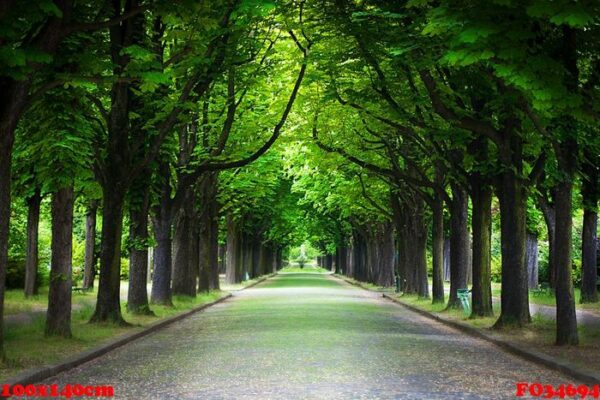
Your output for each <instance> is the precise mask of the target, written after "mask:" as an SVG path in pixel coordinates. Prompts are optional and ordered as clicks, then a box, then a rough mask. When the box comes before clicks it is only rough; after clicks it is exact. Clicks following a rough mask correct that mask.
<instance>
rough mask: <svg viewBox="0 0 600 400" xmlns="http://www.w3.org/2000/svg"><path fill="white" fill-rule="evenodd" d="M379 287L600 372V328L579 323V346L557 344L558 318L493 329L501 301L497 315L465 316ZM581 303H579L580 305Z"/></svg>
mask: <svg viewBox="0 0 600 400" xmlns="http://www.w3.org/2000/svg"><path fill="white" fill-rule="evenodd" d="M344 279H346V280H349V281H351V282H352V281H353V282H354V283H357V281H354V280H352V279H348V278H346V277H344ZM359 285H360V286H362V287H364V288H367V289H370V290H373V287H374V285H370V284H365V283H362V282H359ZM375 290H377V291H380V292H387V293H388V294H390V295H392V296H393V297H395V298H397V299H399V300H400V301H402V302H403V303H406V304H409V305H411V306H413V307H417V308H419V309H421V310H424V311H427V312H430V313H432V314H435V315H437V316H438V317H440V318H443V319H447V320H452V321H457V322H460V323H463V324H467V325H470V326H471V327H473V328H477V329H481V330H484V331H486V332H487V333H488V334H492V335H493V336H495V337H497V338H499V339H503V340H505V341H508V342H513V343H516V344H519V345H521V346H522V347H524V348H526V349H531V350H535V351H538V352H541V353H546V354H548V355H550V356H552V357H555V358H557V359H560V360H563V361H566V362H568V363H571V364H573V365H575V366H577V367H579V368H580V369H582V370H584V371H592V372H594V373H600V363H598V359H600V331H599V330H598V329H595V328H591V327H585V326H579V327H578V333H579V341H580V344H579V346H556V345H555V344H554V343H555V342H554V341H555V335H556V323H555V321H554V320H553V319H549V318H545V317H543V316H541V315H539V314H536V315H534V316H533V317H532V322H531V324H529V325H527V326H526V327H524V328H504V329H501V330H498V329H493V328H492V326H493V325H494V323H495V322H496V319H497V316H498V315H500V305H499V304H494V315H495V316H493V317H486V318H475V319H471V318H469V316H467V315H465V314H464V312H463V311H462V310H457V309H450V310H447V309H446V304H445V303H438V304H432V302H431V299H429V298H421V297H418V296H416V295H404V294H396V293H394V291H393V289H392V288H381V287H375ZM499 290H500V285H499V284H497V283H493V284H492V291H493V295H494V296H499V295H500V293H499ZM578 295H579V290H578V289H576V296H577V297H576V298H577V301H579V297H578ZM529 300H530V302H531V303H536V304H546V305H555V302H556V300H555V298H554V296H552V295H540V296H536V297H533V296H532V295H531V293H530V297H529ZM534 300H536V301H534ZM579 306H580V304H577V307H579ZM588 306H589V305H588ZM588 309H589V308H588ZM592 309H598V306H597V305H592Z"/></svg>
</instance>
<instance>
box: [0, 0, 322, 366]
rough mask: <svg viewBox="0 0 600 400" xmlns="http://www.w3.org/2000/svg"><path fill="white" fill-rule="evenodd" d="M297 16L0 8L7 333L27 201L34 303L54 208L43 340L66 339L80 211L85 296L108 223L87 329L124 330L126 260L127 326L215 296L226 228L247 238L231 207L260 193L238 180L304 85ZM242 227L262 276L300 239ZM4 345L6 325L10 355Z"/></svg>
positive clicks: (173, 8) (165, 7)
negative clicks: (104, 325) (133, 319)
mask: <svg viewBox="0 0 600 400" xmlns="http://www.w3.org/2000/svg"><path fill="white" fill-rule="evenodd" d="M276 6H279V7H276ZM303 7H304V6H303V3H302V2H295V1H292V2H281V4H277V5H276V4H275V3H272V2H264V1H258V0H230V1H229V0H228V1H214V0H203V1H177V2H170V1H159V0H157V1H152V0H128V1H125V2H123V1H120V0H107V1H102V2H95V1H87V2H86V1H83V2H81V1H73V0H54V1H52V0H43V1H39V2H35V4H31V3H30V2H27V1H9V2H3V3H2V6H1V7H0V23H1V24H2V31H1V33H0V93H1V96H2V101H1V102H0V324H1V321H2V320H3V318H2V317H3V316H2V310H3V299H4V292H5V285H4V283H5V277H6V271H7V266H8V263H9V254H12V252H11V249H10V248H9V245H10V246H14V245H16V244H15V243H12V242H10V243H9V237H10V236H11V234H10V232H11V225H10V217H11V205H13V204H14V202H20V201H23V200H24V201H25V202H26V204H27V208H28V215H29V218H28V228H27V231H28V239H27V242H28V245H27V254H26V275H27V276H26V279H25V280H26V284H25V292H26V294H27V295H33V294H34V293H35V291H36V276H37V275H38V273H37V267H38V263H39V257H38V247H39V244H38V224H39V220H40V208H43V204H44V201H43V199H44V198H50V202H51V206H50V209H51V210H50V218H51V225H52V235H51V237H52V243H51V262H50V265H51V270H50V279H49V282H50V288H49V301H48V312H47V319H46V334H47V335H62V336H70V335H71V325H70V315H71V291H72V258H73V257H72V248H73V246H72V240H73V228H74V223H75V225H77V224H78V221H75V222H74V218H73V215H74V207H75V206H76V205H83V206H85V207H87V212H86V214H87V218H86V220H87V222H86V232H87V234H86V236H87V240H86V243H87V245H86V256H85V260H86V261H85V270H86V271H85V274H84V277H85V279H84V286H86V287H89V286H91V285H92V284H93V281H94V265H95V254H96V251H95V243H96V239H95V236H96V224H97V223H96V219H97V215H98V214H99V215H100V218H99V221H98V222H99V225H100V226H101V232H100V234H99V236H100V238H99V239H100V240H99V241H98V242H99V251H98V252H97V253H99V257H98V258H99V272H98V281H99V287H98V296H97V302H96V308H95V312H94V314H93V316H92V319H91V322H93V323H101V322H106V321H110V322H116V323H119V324H124V323H126V322H125V321H124V320H123V317H122V314H121V302H120V300H121V299H120V295H119V293H120V276H121V258H122V255H123V254H128V255H129V259H130V261H129V295H128V299H127V307H128V309H129V311H131V312H140V313H147V312H151V311H150V304H162V305H170V304H171V302H172V296H173V294H181V295H189V296H194V295H195V294H196V292H197V291H206V290H210V289H218V287H219V280H218V259H219V235H220V229H219V225H220V219H221V218H222V216H223V215H228V216H229V217H228V218H227V221H229V225H232V224H236V223H237V224H239V225H240V226H241V224H242V223H243V222H242V219H244V216H245V215H249V214H250V213H251V212H252V207H251V205H248V204H245V203H243V202H242V203H238V202H237V199H236V197H235V196H234V194H233V193H232V192H231V191H232V190H233V191H235V190H237V189H240V187H241V186H243V185H246V184H247V182H244V179H246V180H247V181H252V180H251V179H250V178H249V177H248V174H245V172H244V167H245V166H246V165H248V164H250V163H252V162H254V161H256V160H258V159H259V158H260V157H261V156H263V155H264V154H265V153H266V152H267V150H269V149H270V148H271V146H272V145H273V144H274V143H275V141H276V140H277V139H278V137H279V136H280V135H281V132H282V130H283V128H284V125H285V124H286V121H287V119H288V117H289V115H290V113H291V110H292V106H293V105H294V103H295V101H296V97H297V95H298V92H299V90H300V86H301V83H302V82H303V80H304V78H305V74H306V69H307V66H308V63H307V62H306V60H307V57H308V54H309V49H310V48H311V46H312V42H311V40H310V39H309V37H308V36H307V35H306V34H305V33H304V30H303V18H304V17H303ZM221 171H233V172H231V173H225V172H222V176H221V174H220V172H221ZM259 184H260V183H259ZM276 189H277V188H275V189H273V190H276ZM240 190H241V191H242V192H243V191H244V190H243V188H242V189H240ZM263 194H264V196H268V195H270V193H266V192H265V193H263ZM248 198H249V196H248ZM248 198H246V199H244V201H247V200H248ZM13 200H14V201H13ZM254 201H261V200H260V198H258V196H255V199H254ZM254 216H255V217H256V214H255V215H254ZM246 220H247V221H246V222H245V223H247V224H250V223H255V224H262V225H261V228H260V232H258V233H257V234H256V235H255V236H254V237H252V239H251V240H249V239H247V238H246V236H244V240H240V241H239V243H240V246H242V244H243V246H245V248H248V247H250V246H252V247H253V248H254V247H256V248H258V250H257V251H256V252H254V253H252V254H253V255H252V257H257V258H258V259H259V261H257V263H259V264H260V265H267V264H270V263H271V261H270V260H272V259H275V260H281V249H282V248H283V247H284V246H285V245H286V244H287V241H289V237H290V235H291V233H288V232H283V229H284V228H282V227H281V224H283V223H284V222H285V221H284V220H285V217H282V219H281V220H280V221H279V224H278V223H277V221H272V220H269V219H265V217H264V216H263V218H262V220H260V221H259V218H258V217H257V218H255V220H254V221H250V218H246ZM124 226H125V227H126V228H127V229H125V231H124ZM230 228H231V229H229V230H231V231H232V232H237V231H236V228H235V227H230ZM257 229H258V228H257ZM239 232H241V230H240V231H239ZM236 234H237V233H232V235H234V236H235V235H236ZM240 234H241V233H240ZM232 237H233V236H232ZM124 241H125V243H123V242H124ZM233 242H234V240H233V239H230V243H229V246H234V245H235V244H234V243H233ZM149 247H154V251H153V260H154V263H153V268H152V290H151V294H150V297H148V293H147V290H146V283H147V280H148V275H147V274H148V248H149ZM240 248H241V247H240ZM236 251H238V250H236ZM240 254H245V252H242V251H241V250H240ZM255 254H256V255H255ZM228 258H229V259H230V262H235V257H233V256H231V257H228ZM259 264H257V265H259ZM249 272H250V273H251V275H252V276H255V275H258V274H262V273H266V272H270V270H268V269H264V270H263V269H262V268H261V269H258V268H253V269H250V270H249ZM241 278H242V276H241V275H240V273H238V272H236V274H235V276H231V277H230V276H228V279H230V280H231V281H232V282H233V281H239V280H240V279H241ZM2 332H3V329H2V326H1V325H0V350H1V349H2V347H1V346H3V337H2ZM0 352H1V353H2V354H3V352H2V351H0Z"/></svg>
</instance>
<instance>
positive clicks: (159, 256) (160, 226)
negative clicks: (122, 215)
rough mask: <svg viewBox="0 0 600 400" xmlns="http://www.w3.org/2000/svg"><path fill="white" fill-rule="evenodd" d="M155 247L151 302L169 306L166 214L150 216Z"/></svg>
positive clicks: (169, 284)
mask: <svg viewBox="0 0 600 400" xmlns="http://www.w3.org/2000/svg"><path fill="white" fill-rule="evenodd" d="M152 225H153V226H154V236H155V240H156V248H155V249H154V273H153V274H152V292H151V296H150V301H151V302H152V304H160V305H166V306H171V305H173V302H172V293H171V260H172V254H171V251H172V240H171V219H170V218H169V216H168V215H164V214H161V215H157V216H155V217H153V218H152Z"/></svg>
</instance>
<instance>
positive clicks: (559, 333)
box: [554, 179, 579, 345]
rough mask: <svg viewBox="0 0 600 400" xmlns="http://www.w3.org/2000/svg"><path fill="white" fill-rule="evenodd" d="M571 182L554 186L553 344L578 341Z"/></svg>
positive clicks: (566, 181) (567, 181)
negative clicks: (573, 269) (554, 267)
mask: <svg viewBox="0 0 600 400" xmlns="http://www.w3.org/2000/svg"><path fill="white" fill-rule="evenodd" d="M572 192H573V184H572V181H571V180H570V179H568V180H565V181H563V182H561V183H559V184H558V185H557V188H556V192H555V193H556V194H555V198H554V204H556V344H557V345H565V344H578V343H579V338H578V335H577V316H576V314H575V296H574V294H573V278H572V264H571V263H572V259H571V251H572V250H571V248H572V233H573V219H572V216H571V211H572V198H571V196H572Z"/></svg>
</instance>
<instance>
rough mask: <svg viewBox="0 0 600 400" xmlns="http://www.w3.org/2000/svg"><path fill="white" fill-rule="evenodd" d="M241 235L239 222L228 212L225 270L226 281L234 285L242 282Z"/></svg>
mask: <svg viewBox="0 0 600 400" xmlns="http://www.w3.org/2000/svg"><path fill="white" fill-rule="evenodd" d="M238 241H239V237H238V229H237V224H236V222H235V220H234V217H233V214H231V213H229V214H227V256H226V267H225V268H226V270H225V281H226V282H227V283H228V284H230V285H232V284H236V283H240V282H241V279H240V276H239V273H238V263H239V260H238V258H239V250H238V248H239V243H238Z"/></svg>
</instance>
